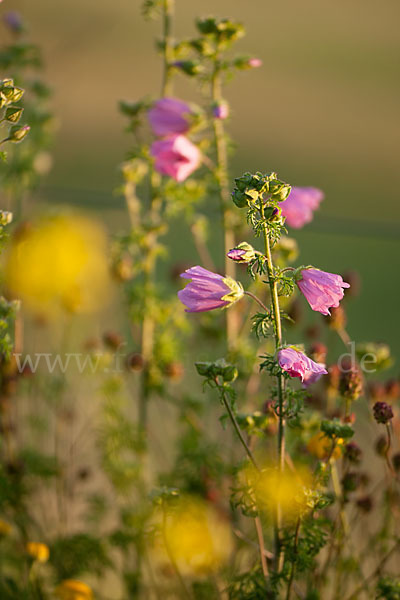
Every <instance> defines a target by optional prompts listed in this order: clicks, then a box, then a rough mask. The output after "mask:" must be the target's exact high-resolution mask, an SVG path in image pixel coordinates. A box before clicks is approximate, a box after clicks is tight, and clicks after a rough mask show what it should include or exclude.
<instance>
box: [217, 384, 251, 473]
mask: <svg viewBox="0 0 400 600" xmlns="http://www.w3.org/2000/svg"><path fill="white" fill-rule="evenodd" d="M215 383H216V385H217V388H218V389H219V391H220V397H221V400H222V402H223V404H224V406H225V408H226V411H227V413H228V415H229V418H230V420H231V423H232V425H233V427H234V428H235V431H236V434H237V436H238V438H239V440H240V443H241V444H242V446H243V448H244V450H245V452H246V454H247V456H248V457H249V459H250V460H251V462H252V464H253V466H254V467H255V468H256V469H257V471H260V468H259V466H258V465H257V463H256V460H255V458H254V456H253V453H252V451H251V450H250V448H249V446H248V444H247V442H246V440H245V439H244V437H243V435H242V432H241V431H240V427H239V423H238V422H237V420H236V417H235V415H234V413H233V410H232V408H231V405H230V404H229V401H228V400H227V398H226V394H225V390H224V389H223V388H222V387H221V386H220V384H219V382H218V380H217V379H216V380H215Z"/></svg>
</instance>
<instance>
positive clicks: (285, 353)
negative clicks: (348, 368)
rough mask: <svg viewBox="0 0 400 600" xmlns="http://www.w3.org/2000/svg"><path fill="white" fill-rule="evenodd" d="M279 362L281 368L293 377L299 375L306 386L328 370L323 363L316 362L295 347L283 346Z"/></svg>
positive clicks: (279, 353)
mask: <svg viewBox="0 0 400 600" xmlns="http://www.w3.org/2000/svg"><path fill="white" fill-rule="evenodd" d="M278 363H279V366H280V367H281V369H283V370H284V371H286V372H287V373H289V375H290V376H291V377H299V378H300V379H301V381H302V382H303V384H304V385H305V386H308V385H310V384H311V383H314V382H315V381H317V380H318V379H319V378H320V377H321V375H325V374H327V373H328V371H327V370H326V369H325V365H324V364H323V363H316V362H314V361H313V360H311V358H308V356H306V355H305V354H303V353H302V352H299V351H298V350H295V349H294V348H283V349H282V350H279V352H278Z"/></svg>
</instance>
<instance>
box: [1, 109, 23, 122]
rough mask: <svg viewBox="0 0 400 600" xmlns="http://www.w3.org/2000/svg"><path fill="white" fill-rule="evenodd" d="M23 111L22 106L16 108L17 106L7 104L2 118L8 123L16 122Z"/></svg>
mask: <svg viewBox="0 0 400 600" xmlns="http://www.w3.org/2000/svg"><path fill="white" fill-rule="evenodd" d="M23 112H24V109H23V108H18V107H17V106H9V107H8V108H6V112H5V115H4V118H5V119H6V121H9V122H10V123H18V121H19V120H20V118H21V115H22V113H23Z"/></svg>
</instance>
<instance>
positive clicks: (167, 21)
mask: <svg viewBox="0 0 400 600" xmlns="http://www.w3.org/2000/svg"><path fill="white" fill-rule="evenodd" d="M174 8H175V0H164V2H163V44H164V72H163V82H162V87H161V96H162V97H165V96H168V95H169V94H171V92H172V90H171V87H172V86H171V50H172V37H171V29H172V18H173V14H174Z"/></svg>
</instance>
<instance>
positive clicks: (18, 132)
mask: <svg viewBox="0 0 400 600" xmlns="http://www.w3.org/2000/svg"><path fill="white" fill-rule="evenodd" d="M23 95H24V90H23V89H22V88H20V87H17V86H16V85H14V81H13V80H12V79H2V80H0V109H5V110H4V114H3V116H2V118H1V121H0V122H4V121H5V122H6V123H9V124H10V125H11V128H10V130H9V132H8V135H7V137H6V138H5V139H3V140H1V141H0V143H1V144H2V143H4V142H15V143H17V142H21V141H22V140H23V139H24V137H26V135H27V134H28V132H29V130H30V127H29V126H28V125H23V126H22V127H20V126H19V125H16V124H17V123H18V121H19V120H20V118H21V115H22V113H23V110H24V109H23V108H21V107H18V106H13V104H15V103H17V102H19V101H20V100H21V98H22V96H23Z"/></svg>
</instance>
